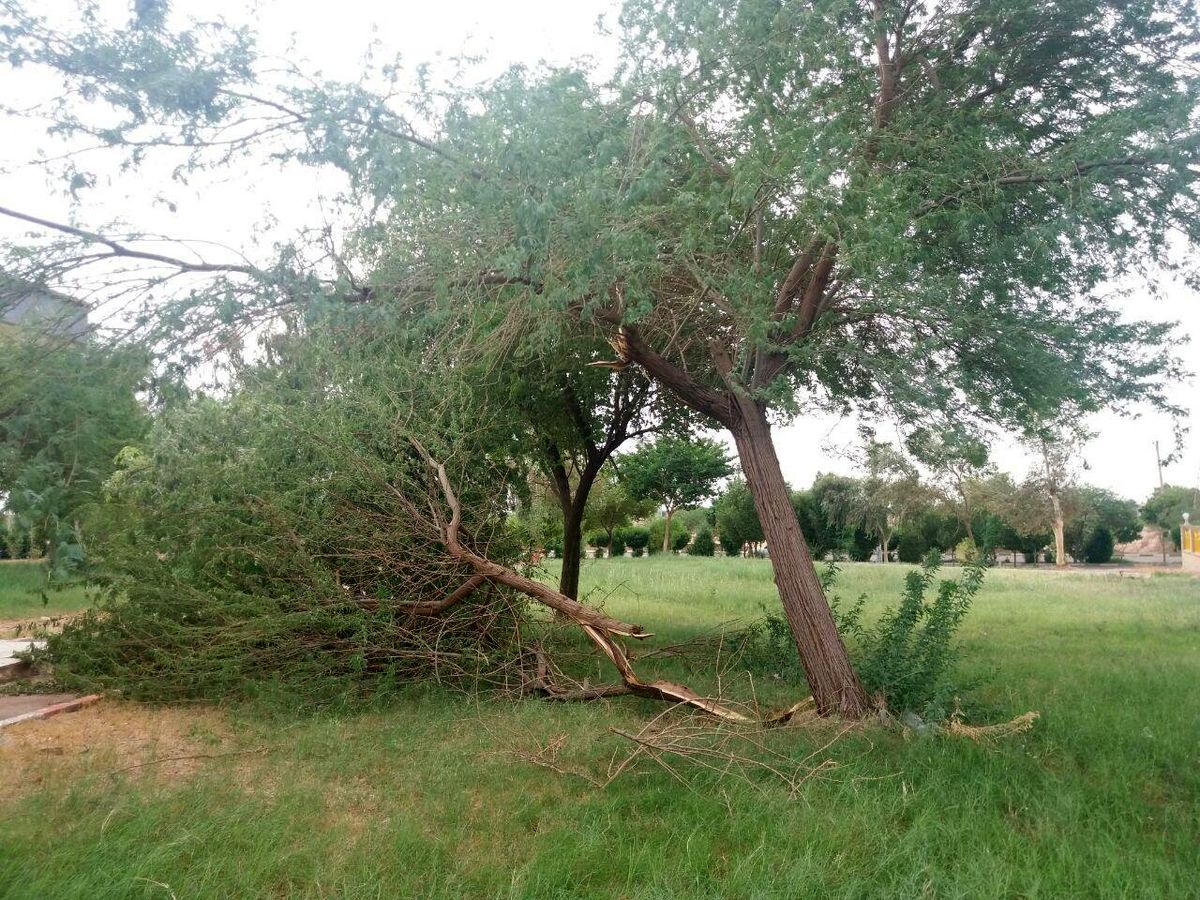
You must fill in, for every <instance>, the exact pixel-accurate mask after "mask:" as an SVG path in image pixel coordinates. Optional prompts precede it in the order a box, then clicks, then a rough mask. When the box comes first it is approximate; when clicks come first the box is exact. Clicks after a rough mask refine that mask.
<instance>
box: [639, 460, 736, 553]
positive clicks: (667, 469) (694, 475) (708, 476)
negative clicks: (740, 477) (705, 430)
mask: <svg viewBox="0 0 1200 900" xmlns="http://www.w3.org/2000/svg"><path fill="white" fill-rule="evenodd" d="M619 465H620V468H621V474H622V475H623V476H624V479H625V483H626V485H627V486H628V489H629V493H630V495H631V496H633V497H636V498H637V499H639V500H648V501H651V502H653V503H654V504H656V505H657V506H661V507H662V509H663V512H664V515H665V517H666V526H665V530H664V532H663V542H662V552H663V553H667V552H669V551H670V550H671V518H672V517H673V516H674V515H675V511H676V510H678V509H681V508H682V507H685V506H695V505H696V504H697V503H700V502H701V501H703V500H707V499H708V498H709V497H711V496H712V495H713V493H714V491H715V490H716V486H717V482H718V481H720V480H721V479H722V478H725V477H726V476H727V475H729V472H730V468H729V460H728V458H727V455H726V452H725V447H724V446H723V445H721V444H720V443H719V442H717V441H714V440H710V439H708V438H700V439H696V440H682V439H679V438H659V439H658V440H656V441H655V442H654V443H652V444H647V445H645V446H643V447H640V448H639V449H638V450H636V451H634V452H633V453H629V454H627V455H625V456H622V457H621V458H620V461H619Z"/></svg>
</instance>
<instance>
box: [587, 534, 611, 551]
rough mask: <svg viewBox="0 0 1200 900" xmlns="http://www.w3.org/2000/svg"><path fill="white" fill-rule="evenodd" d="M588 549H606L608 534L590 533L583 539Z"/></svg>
mask: <svg viewBox="0 0 1200 900" xmlns="http://www.w3.org/2000/svg"><path fill="white" fill-rule="evenodd" d="M584 540H585V541H586V542H587V545H588V546H589V547H592V548H593V549H595V550H604V549H606V548H607V547H608V532H606V531H591V532H588V534H587V536H586V537H585V538H584Z"/></svg>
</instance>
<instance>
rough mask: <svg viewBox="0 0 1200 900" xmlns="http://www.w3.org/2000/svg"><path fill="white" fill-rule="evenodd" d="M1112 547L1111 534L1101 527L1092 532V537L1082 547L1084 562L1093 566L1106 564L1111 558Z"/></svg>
mask: <svg viewBox="0 0 1200 900" xmlns="http://www.w3.org/2000/svg"><path fill="white" fill-rule="evenodd" d="M1113 545H1114V542H1113V536H1112V532H1111V531H1109V530H1108V529H1107V528H1105V527H1104V526H1103V525H1101V526H1100V527H1099V528H1097V529H1096V530H1095V531H1093V532H1092V536H1091V537H1089V538H1088V541H1087V543H1086V544H1085V545H1084V547H1083V559H1084V561H1085V562H1089V563H1092V564H1093V565H1099V564H1100V563H1106V562H1108V561H1109V560H1111V559H1112V558H1113Z"/></svg>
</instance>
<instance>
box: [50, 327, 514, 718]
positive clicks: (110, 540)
mask: <svg viewBox="0 0 1200 900" xmlns="http://www.w3.org/2000/svg"><path fill="white" fill-rule="evenodd" d="M410 366H412V367H416V366H420V371H421V373H422V375H423V377H425V378H426V379H434V378H436V377H437V370H436V361H435V360H433V359H429V358H422V357H413V356H408V355H407V354H406V348H405V347H404V345H400V346H396V345H394V344H390V343H389V342H388V341H385V340H382V339H380V340H376V341H374V342H373V343H372V345H371V346H369V347H365V348H362V355H361V356H359V355H354V356H351V357H349V358H347V357H346V356H345V355H344V354H343V353H341V352H334V351H328V352H326V351H325V350H324V349H323V348H321V347H320V346H314V345H313V344H312V342H311V341H310V342H304V343H303V344H302V346H301V347H300V349H299V351H298V354H297V358H296V359H295V360H293V361H290V362H289V364H287V365H278V366H267V367H262V368H259V369H255V370H250V371H247V372H245V373H244V374H243V377H242V380H241V383H240V384H239V385H238V388H237V390H235V391H234V393H233V394H232V395H231V396H230V397H229V398H228V399H225V400H221V401H218V400H212V399H203V398H202V399H199V400H197V401H195V402H193V403H191V404H189V405H187V406H184V407H181V408H178V409H176V410H173V411H170V412H168V413H166V414H164V415H163V416H162V417H160V420H159V421H158V422H157V423H156V425H155V428H154V430H153V432H152V433H151V435H150V436H149V439H148V442H147V445H146V447H145V449H144V450H131V451H127V452H125V453H123V454H122V457H121V460H120V463H121V467H120V468H119V469H118V471H117V472H116V473H114V474H113V476H112V477H111V478H110V479H109V481H108V486H107V492H108V502H107V503H106V504H105V505H104V506H103V507H102V509H101V513H102V517H101V520H100V521H99V523H98V526H97V533H98V534H99V535H102V536H103V541H102V542H98V543H97V545H96V547H95V554H96V565H97V569H98V571H99V572H100V573H102V574H101V576H99V577H98V581H99V583H100V585H101V586H102V587H103V589H104V600H103V602H102V603H101V606H100V609H99V611H98V613H95V614H88V615H87V616H85V617H84V618H83V619H82V620H81V621H79V622H77V623H75V624H72V625H71V626H69V627H68V628H66V629H65V630H64V631H63V633H62V634H61V635H60V636H57V637H54V638H52V639H51V641H50V645H49V648H48V652H49V655H50V657H51V658H52V659H53V661H54V665H55V673H56V676H57V677H58V678H59V679H60V681H61V682H62V683H63V684H64V685H68V686H71V687H73V688H76V687H77V688H92V689H95V688H101V689H104V690H111V691H116V692H119V693H122V694H125V695H128V696H133V697H138V698H146V699H165V700H173V699H183V698H209V699H216V698H221V697H228V696H237V695H247V694H264V693H268V694H282V695H284V696H286V697H287V698H288V702H289V703H290V704H293V705H295V704H302V705H303V704H315V703H322V702H327V701H330V700H333V699H336V698H341V697H348V696H355V695H363V694H379V693H389V692H392V691H395V690H396V689H397V688H398V687H399V686H400V685H401V684H403V683H405V682H408V681H413V680H424V679H431V678H435V679H438V680H446V681H454V680H456V679H467V680H473V679H475V678H477V677H481V676H482V675H483V674H484V673H487V672H493V673H495V672H500V671H501V670H502V668H503V665H504V663H505V660H506V659H510V658H511V657H510V653H511V646H510V642H511V631H510V630H509V629H510V628H511V623H512V621H513V619H514V617H515V616H518V615H519V614H520V605H519V604H515V603H514V602H513V600H512V599H511V598H509V597H508V596H506V595H505V594H503V593H501V592H499V591H497V590H494V589H492V588H490V587H486V586H485V587H483V588H481V589H479V590H477V591H476V592H475V593H473V594H472V595H470V596H469V597H468V598H467V599H466V600H464V601H463V602H462V603H459V604H457V605H455V606H454V607H452V608H451V609H450V610H448V611H447V613H446V614H445V615H443V616H438V617H427V616H419V615H414V614H413V613H411V612H410V611H409V610H408V609H407V608H406V606H405V604H406V603H409V602H412V601H433V600H440V599H442V598H444V597H446V596H447V595H448V594H450V593H451V592H452V591H454V590H455V589H456V588H458V587H459V586H461V585H462V584H463V583H464V581H465V580H466V579H467V577H468V576H469V575H470V574H471V570H470V569H469V568H468V567H466V566H465V565H464V564H462V563H460V562H458V561H457V560H455V559H453V558H451V557H450V556H449V555H448V554H447V553H446V551H445V549H444V547H443V545H442V543H441V538H440V533H439V527H438V525H437V522H436V521H435V520H434V518H433V516H434V515H435V513H434V512H433V510H440V512H438V513H436V515H437V516H439V517H440V518H441V519H442V520H443V521H445V520H446V519H447V518H448V515H449V514H448V512H446V506H447V502H446V500H445V498H444V497H443V496H442V495H441V492H440V488H439V487H438V486H437V484H436V483H435V481H434V479H433V473H432V471H431V470H430V467H429V466H428V465H426V463H425V462H424V461H423V460H422V458H421V457H420V455H419V454H418V453H417V451H416V448H415V445H414V443H413V441H414V440H420V441H421V442H422V443H423V445H424V446H425V447H427V448H428V451H429V453H431V454H432V455H433V456H434V458H435V459H438V460H439V461H441V462H443V463H444V464H445V466H446V469H447V471H448V472H449V473H452V474H451V476H450V477H451V478H453V480H454V482H455V489H456V491H457V493H458V495H459V499H460V501H461V504H462V511H463V524H462V531H463V534H464V536H469V537H467V539H468V540H469V541H470V542H471V544H472V545H473V546H475V547H476V548H478V549H480V550H481V551H483V552H486V553H487V554H489V555H490V556H491V557H492V558H493V559H496V560H497V561H500V562H505V561H512V560H514V559H515V558H516V555H517V553H518V547H517V546H516V545H515V544H514V543H513V542H512V541H511V535H510V532H509V531H508V529H507V528H506V526H505V511H506V507H507V502H508V497H509V495H510V492H511V491H512V490H513V488H514V485H516V484H518V483H519V482H520V480H521V478H520V476H521V472H522V470H521V469H519V468H516V467H514V466H511V465H509V461H508V459H506V457H505V455H504V454H503V452H502V451H503V448H504V444H503V443H502V440H501V437H500V436H501V435H503V434H504V433H505V431H504V429H505V425H504V424H503V423H502V422H501V423H498V424H497V425H496V426H495V427H493V426H491V425H489V420H488V419H487V418H486V417H485V416H483V415H481V414H480V411H479V410H478V409H476V408H474V406H473V404H472V403H471V399H470V398H471V393H470V388H469V386H467V385H464V384H462V383H461V382H456V381H455V380H454V378H455V373H454V372H453V371H452V370H443V374H442V376H441V377H440V378H438V381H437V383H438V391H437V396H436V397H435V396H433V392H418V393H416V394H414V393H413V392H402V393H398V392H395V391H394V390H392V388H391V384H392V379H393V378H396V377H397V376H406V377H405V378H404V379H403V380H401V381H400V382H399V383H405V382H406V381H407V379H409V378H412V377H414V375H415V371H414V370H413V369H410V368H409V367H410ZM493 616H494V617H496V618H495V620H494V622H493V620H492V617H493ZM489 623H490V624H489Z"/></svg>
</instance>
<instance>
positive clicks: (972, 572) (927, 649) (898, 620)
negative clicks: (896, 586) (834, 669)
mask: <svg viewBox="0 0 1200 900" xmlns="http://www.w3.org/2000/svg"><path fill="white" fill-rule="evenodd" d="M938 565H939V563H938V559H937V557H936V556H934V555H932V554H931V555H930V556H929V558H928V559H927V560H926V561H925V564H924V565H923V566H922V568H921V570H920V571H917V572H910V573H909V574H908V575H907V576H906V577H905V581H904V594H903V596H902V597H901V600H900V604H899V606H897V607H895V608H894V609H889V610H887V611H886V612H885V613H884V614H883V616H882V617H881V618H880V620H879V622H878V624H877V625H875V626H874V627H873V628H870V629H862V630H859V631H858V633H857V638H858V655H857V668H858V673H859V677H861V678H862V680H863V685H864V686H865V687H866V688H867V691H868V692H869V693H871V694H873V695H875V696H879V697H881V698H882V699H883V701H884V703H885V704H886V706H887V708H888V709H889V710H891V711H892V713H893V714H898V713H901V712H906V711H911V712H915V713H918V714H920V715H922V716H924V717H926V718H928V719H943V718H945V717H946V716H948V715H949V714H950V712H951V711H952V703H953V700H954V696H955V693H956V692H957V691H959V690H961V689H962V687H963V686H962V685H959V684H956V682H955V680H954V671H953V668H954V663H955V661H956V659H957V657H958V649H957V647H956V646H955V645H954V643H953V640H954V636H955V633H956V632H957V631H958V629H959V627H960V626H961V625H962V621H963V618H964V617H965V616H966V614H967V612H968V611H969V610H970V608H971V601H972V600H973V599H974V597H975V595H976V593H978V591H979V588H980V587H981V586H982V584H983V574H984V569H983V567H982V566H979V565H977V564H973V563H972V564H969V565H967V566H966V568H965V571H964V572H963V575H962V577H961V578H960V579H959V580H957V581H951V580H948V579H945V580H942V581H941V582H940V583H939V584H937V586H936V592H935V593H934V595H933V597H932V599H931V598H930V597H929V594H930V591H931V589H933V588H934V585H935V580H936V577H937V572H938Z"/></svg>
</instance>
